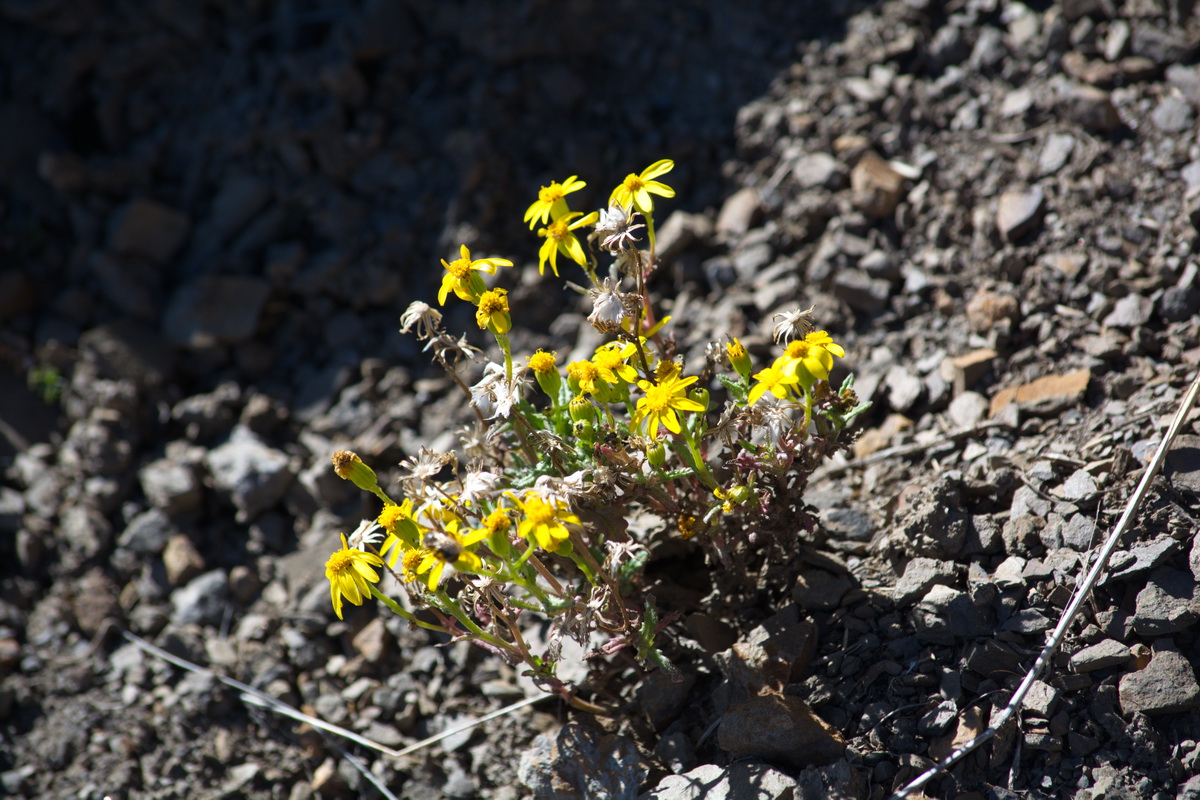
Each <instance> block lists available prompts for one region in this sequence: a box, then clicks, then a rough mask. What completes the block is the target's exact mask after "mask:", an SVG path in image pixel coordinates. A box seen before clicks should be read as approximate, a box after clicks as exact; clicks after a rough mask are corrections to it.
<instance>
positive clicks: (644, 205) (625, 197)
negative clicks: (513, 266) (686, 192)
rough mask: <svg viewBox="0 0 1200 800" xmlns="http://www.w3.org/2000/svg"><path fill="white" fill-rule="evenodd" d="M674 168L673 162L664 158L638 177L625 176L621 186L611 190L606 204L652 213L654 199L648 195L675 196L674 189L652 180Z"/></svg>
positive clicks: (632, 175) (630, 174) (631, 174)
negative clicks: (616, 204) (630, 207)
mask: <svg viewBox="0 0 1200 800" xmlns="http://www.w3.org/2000/svg"><path fill="white" fill-rule="evenodd" d="M674 168H675V162H674V161H672V160H671V159H669V158H664V159H661V160H659V161H655V162H654V163H653V164H651V165H650V166H648V167H646V168H645V169H644V170H642V173H641V174H640V175H635V174H633V173H632V172H631V173H629V174H628V175H626V176H625V180H623V181H621V185H620V186H618V187H617V188H615V189H613V191H612V194H611V195H609V197H608V204H609V205H610V206H611V205H612V204H613V203H618V204H620V205H622V206H625V207H626V208H628V207H629V206H630V205H632V206H633V207H634V208H636V209H637V210H638V211H641V212H642V213H643V214H644V213H647V212H650V211H653V210H654V198H653V197H651V196H650V195H652V194H656V195H658V196H659V197H674V196H675V190H674V189H672V188H671V187H670V186H667V185H666V184H665V183H660V182H659V181H656V180H654V179H655V178H657V177H658V176H659V175H666V174H667V173H668V172H670V171H671V170H672V169H674Z"/></svg>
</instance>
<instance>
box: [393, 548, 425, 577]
mask: <svg viewBox="0 0 1200 800" xmlns="http://www.w3.org/2000/svg"><path fill="white" fill-rule="evenodd" d="M429 553H430V550H428V549H427V548H424V547H414V548H412V549H410V550H405V551H404V558H402V559H400V577H401V578H403V579H404V582H405V583H412V582H413V581H415V580H416V579H417V576H418V575H420V574H421V573H420V572H419V571H418V569H419V568H420V566H421V562H422V561H424V560H425V556H427V555H428V554H429Z"/></svg>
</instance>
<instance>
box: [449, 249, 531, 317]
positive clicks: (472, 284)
mask: <svg viewBox="0 0 1200 800" xmlns="http://www.w3.org/2000/svg"><path fill="white" fill-rule="evenodd" d="M459 256H460V257H459V258H456V259H454V260H453V261H451V262H450V263H446V259H444V258H443V259H442V266H443V267H445V268H446V274H445V275H443V276H442V288H441V289H440V290H439V291H438V305H440V306H444V305H445V304H446V297H447V296H448V295H449V294H450V292H454V293H455V294H456V295H458V297H459V299H460V300H466V301H467V302H468V303H473V302H475V298H476V297H479V295H481V294H483V293H484V291H486V287H485V286H484V284H483V278H481V277H479V273H480V272H486V273H487V274H488V275H495V274H496V268H497V267H511V266H512V265H513V262H511V261H509V260H508V259H506V258H477V259H475V260H474V261H472V260H471V251H470V250H468V249H467V246H466V245H465V244H464V245H460V246H459Z"/></svg>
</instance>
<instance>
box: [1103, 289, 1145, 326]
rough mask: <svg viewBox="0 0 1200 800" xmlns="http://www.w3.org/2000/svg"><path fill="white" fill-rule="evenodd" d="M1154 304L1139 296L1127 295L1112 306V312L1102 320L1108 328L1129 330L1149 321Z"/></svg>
mask: <svg viewBox="0 0 1200 800" xmlns="http://www.w3.org/2000/svg"><path fill="white" fill-rule="evenodd" d="M1153 310H1154V303H1153V302H1152V301H1151V300H1150V298H1148V297H1143V296H1141V295H1140V294H1128V295H1125V296H1124V297H1122V298H1121V299H1120V300H1118V301H1117V302H1116V303H1115V304H1114V305H1113V310H1112V311H1111V312H1109V314H1108V316H1106V317H1105V318H1104V324H1105V325H1107V326H1108V327H1110V328H1123V329H1126V330H1128V329H1131V328H1137V327H1140V326H1142V325H1145V324H1146V323H1147V322H1148V321H1149V320H1150V314H1151V312H1152V311H1153Z"/></svg>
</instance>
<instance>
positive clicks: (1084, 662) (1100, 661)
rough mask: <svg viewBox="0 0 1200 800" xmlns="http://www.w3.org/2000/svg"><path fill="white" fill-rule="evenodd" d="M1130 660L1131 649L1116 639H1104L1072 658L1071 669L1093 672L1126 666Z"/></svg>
mask: <svg viewBox="0 0 1200 800" xmlns="http://www.w3.org/2000/svg"><path fill="white" fill-rule="evenodd" d="M1128 660H1129V648H1128V647H1126V646H1125V645H1123V644H1121V643H1120V642H1118V641H1117V640H1116V639H1102V640H1101V641H1099V642H1096V643H1095V644H1093V645H1088V646H1087V647H1085V648H1083V649H1082V650H1079V651H1078V652H1076V653H1075V654H1074V655H1072V656H1071V661H1070V664H1071V669H1072V670H1074V671H1075V672H1092V671H1094V670H1098V669H1107V668H1108V667H1116V666H1119V665H1121V664H1124V663H1125V662H1127V661H1128Z"/></svg>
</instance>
